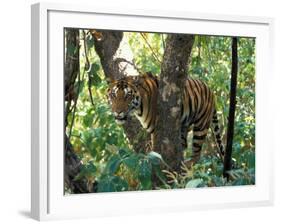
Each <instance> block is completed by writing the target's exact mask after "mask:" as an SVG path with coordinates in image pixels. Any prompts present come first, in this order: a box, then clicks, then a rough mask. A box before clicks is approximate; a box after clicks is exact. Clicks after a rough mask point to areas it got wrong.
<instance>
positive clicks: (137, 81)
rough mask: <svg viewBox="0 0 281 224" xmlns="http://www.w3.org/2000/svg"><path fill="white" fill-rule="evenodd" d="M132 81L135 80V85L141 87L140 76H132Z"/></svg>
mask: <svg viewBox="0 0 281 224" xmlns="http://www.w3.org/2000/svg"><path fill="white" fill-rule="evenodd" d="M132 80H133V84H134V85H135V86H137V85H139V84H140V77H139V76H138V75H136V76H132Z"/></svg>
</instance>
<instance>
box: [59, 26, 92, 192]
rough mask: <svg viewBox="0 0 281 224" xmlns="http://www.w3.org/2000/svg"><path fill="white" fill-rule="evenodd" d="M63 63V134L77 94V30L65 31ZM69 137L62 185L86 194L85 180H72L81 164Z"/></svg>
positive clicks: (66, 143) (78, 65) (65, 145)
mask: <svg viewBox="0 0 281 224" xmlns="http://www.w3.org/2000/svg"><path fill="white" fill-rule="evenodd" d="M65 46H66V52H65V61H64V83H65V89H64V90H65V92H64V94H65V101H66V102H67V103H66V107H65V111H64V113H65V126H64V132H65V133H66V127H67V125H68V120H67V117H68V114H69V113H70V112H71V111H70V106H71V103H72V101H75V100H77V97H78V93H75V91H74V83H75V80H76V78H77V76H78V75H79V69H80V64H79V29H67V30H65ZM69 138H70V136H67V135H66V134H65V139H64V155H65V156H64V183H65V185H66V187H67V188H69V189H70V190H71V192H73V193H87V192H89V191H88V188H87V183H86V180H74V178H75V177H76V176H77V175H78V174H79V173H80V170H81V166H82V163H81V161H80V160H79V159H78V157H77V156H76V154H75V152H74V151H73V148H72V145H71V144H70V141H69Z"/></svg>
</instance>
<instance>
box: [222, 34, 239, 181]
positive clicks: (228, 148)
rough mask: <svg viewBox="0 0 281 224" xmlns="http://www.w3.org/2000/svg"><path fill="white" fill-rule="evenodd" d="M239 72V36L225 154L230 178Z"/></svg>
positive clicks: (234, 41) (234, 51) (225, 171)
mask: <svg viewBox="0 0 281 224" xmlns="http://www.w3.org/2000/svg"><path fill="white" fill-rule="evenodd" d="M237 73H238V53H237V37H233V39H232V67H231V84H230V105H229V115H228V127H227V143H226V149H225V156H224V169H223V175H224V177H227V179H229V174H228V171H230V170H231V167H232V164H231V155H232V142H233V135H234V119H235V106H236V86H237Z"/></svg>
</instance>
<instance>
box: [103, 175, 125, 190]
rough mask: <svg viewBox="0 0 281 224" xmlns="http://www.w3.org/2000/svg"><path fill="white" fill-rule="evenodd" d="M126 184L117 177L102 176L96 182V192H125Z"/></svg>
mask: <svg viewBox="0 0 281 224" xmlns="http://www.w3.org/2000/svg"><path fill="white" fill-rule="evenodd" d="M128 188H129V187H128V183H127V182H126V181H125V180H124V179H122V178H121V177H119V176H103V177H102V178H101V179H100V180H99V182H98V192H118V191H127V190H128Z"/></svg>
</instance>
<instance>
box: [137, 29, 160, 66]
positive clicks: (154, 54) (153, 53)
mask: <svg viewBox="0 0 281 224" xmlns="http://www.w3.org/2000/svg"><path fill="white" fill-rule="evenodd" d="M140 35H141V36H142V38H143V39H144V41H145V42H146V44H147V46H148V47H149V49H150V50H151V53H152V55H153V57H154V59H155V60H156V61H158V62H159V64H161V61H160V60H159V58H158V56H157V54H156V53H155V51H154V50H153V48H152V47H151V45H150V44H149V42H148V40H147V38H146V37H145V35H144V34H143V33H140Z"/></svg>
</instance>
